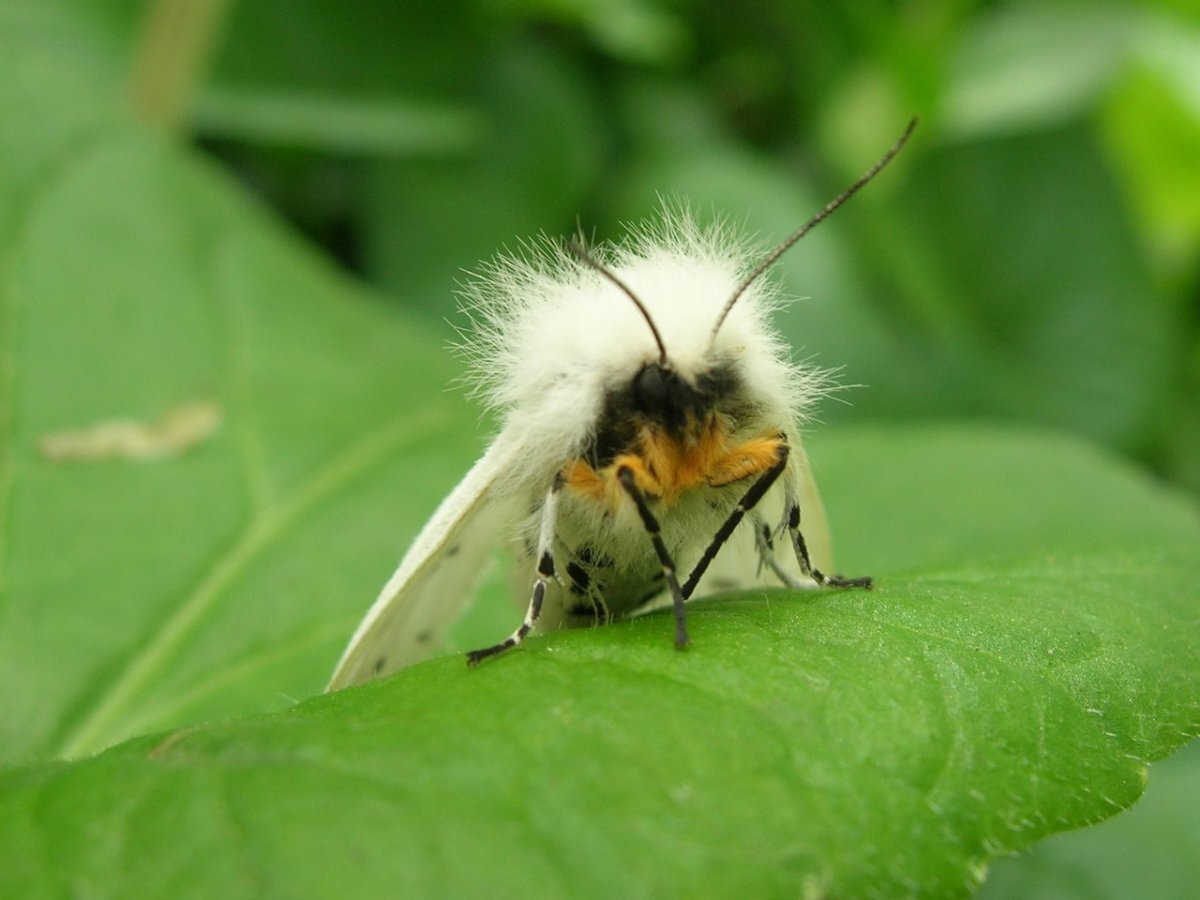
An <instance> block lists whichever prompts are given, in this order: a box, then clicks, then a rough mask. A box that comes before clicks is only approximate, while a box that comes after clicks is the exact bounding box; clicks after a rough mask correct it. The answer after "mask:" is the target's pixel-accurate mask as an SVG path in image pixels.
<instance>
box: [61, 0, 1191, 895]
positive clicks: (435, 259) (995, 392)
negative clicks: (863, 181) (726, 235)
mask: <svg viewBox="0 0 1200 900" xmlns="http://www.w3.org/2000/svg"><path fill="white" fill-rule="evenodd" d="M73 14H74V15H79V16H81V17H84V18H86V20H87V23H88V25H87V27H88V28H89V29H91V30H93V31H96V30H98V31H101V32H103V33H104V34H105V35H106V36H107V38H108V47H109V50H110V51H111V60H112V61H113V63H112V64H113V65H128V66H129V67H130V73H131V74H130V81H131V85H132V91H131V96H132V98H133V100H132V107H133V109H134V111H135V114H136V115H138V116H139V117H140V118H141V119H143V120H144V121H148V122H150V123H152V124H154V125H156V126H157V127H160V128H163V129H165V130H168V131H172V132H174V133H175V134H177V135H178V136H179V138H180V139H181V140H184V141H188V142H191V143H192V144H194V146H195V148H196V151H197V153H199V154H202V155H205V156H207V157H209V158H211V159H212V160H213V161H214V162H215V164H217V165H220V166H223V167H226V168H227V169H228V170H230V171H232V172H233V173H235V175H236V176H237V177H238V178H240V179H241V180H242V181H243V182H244V183H245V184H246V185H247V186H248V187H249V188H250V189H251V190H252V191H253V192H255V193H257V194H258V195H260V196H261V198H262V199H263V201H264V202H265V203H266V204H267V205H269V206H271V207H273V208H274V209H276V210H278V212H279V215H280V216H282V217H284V218H286V219H288V220H290V221H291V222H292V223H293V224H294V227H295V228H296V229H298V230H299V231H300V232H301V233H302V234H303V235H305V236H306V237H307V239H308V240H310V241H311V242H312V243H313V244H315V245H318V246H320V247H321V248H323V250H324V252H325V253H326V254H328V255H329V256H330V257H331V258H333V259H335V260H337V261H338V263H339V264H340V265H341V266H343V267H344V268H345V269H347V270H349V271H351V272H353V273H356V274H357V275H358V276H361V278H362V279H364V280H365V281H367V282H368V283H370V284H373V285H375V286H377V288H378V289H379V291H380V292H382V293H383V294H384V295H386V296H387V297H389V298H390V299H391V301H392V302H394V303H395V304H398V305H403V306H404V307H407V308H409V309H412V310H417V311H419V313H420V315H421V316H422V317H423V318H424V320H425V321H426V324H427V328H428V333H429V335H430V340H431V341H436V340H437V339H438V338H439V337H441V338H446V337H449V336H451V335H452V333H453V326H454V325H456V324H458V325H461V324H463V322H462V319H461V318H460V316H459V315H458V313H457V312H456V310H455V299H454V286H455V282H456V281H457V280H459V279H460V278H461V277H462V272H463V270H470V269H473V268H476V267H477V266H478V265H479V263H480V262H481V261H483V260H486V259H488V258H489V257H491V256H492V255H493V254H494V253H496V252H497V251H498V250H500V249H501V248H503V247H505V246H507V247H510V248H514V247H517V246H519V242H520V241H521V240H523V239H525V238H528V237H531V236H534V235H536V234H538V233H547V234H551V235H558V234H564V233H569V232H572V231H574V230H575V229H576V228H577V227H582V228H583V229H584V230H585V231H587V232H589V233H594V234H595V235H596V237H597V238H598V239H618V238H619V237H620V236H621V234H622V224H621V223H623V222H630V221H637V220H640V219H642V218H643V217H645V216H647V215H649V214H653V212H654V210H655V209H656V208H657V207H659V206H660V205H661V202H662V199H663V198H670V199H678V200H682V201H686V202H688V203H690V205H691V206H692V208H693V209H694V210H695V211H696V213H697V215H699V216H700V217H702V218H711V217H716V216H720V217H725V218H727V219H729V220H731V221H732V222H734V223H736V224H737V225H738V226H739V228H741V229H742V230H743V231H745V232H746V233H748V234H750V235H753V236H756V237H757V238H758V239H759V240H761V242H762V243H763V245H764V246H768V245H770V244H771V243H773V242H775V241H777V240H779V239H781V238H782V237H783V236H785V235H786V234H787V233H788V232H790V231H791V230H792V229H793V228H795V227H796V226H797V225H799V224H800V223H801V222H803V221H804V220H805V219H806V218H807V217H808V216H809V215H811V214H812V213H813V212H814V211H815V210H816V209H818V208H819V207H820V205H821V204H822V203H824V202H825V201H826V200H827V199H828V198H829V197H831V196H833V195H834V194H835V193H836V192H837V191H838V190H840V189H841V188H842V187H844V186H845V185H846V184H847V183H849V181H851V180H852V179H853V178H854V177H856V176H857V175H858V174H859V172H861V171H862V170H863V169H864V168H866V166H868V165H869V164H870V163H871V162H872V161H873V160H874V159H875V158H877V157H878V156H879V155H880V154H881V153H882V151H883V150H884V149H885V148H886V147H887V146H888V145H889V144H890V143H891V142H892V141H893V140H894V139H895V137H896V136H897V135H898V134H899V133H900V131H901V130H902V129H903V127H904V124H905V123H906V122H907V120H908V119H909V118H910V117H911V116H913V115H917V116H919V117H920V119H921V125H920V128H919V129H918V131H917V134H916V137H915V138H914V140H913V141H912V143H911V144H910V146H909V147H908V148H907V149H906V150H905V152H904V154H903V155H902V156H901V157H900V158H899V159H898V160H897V161H896V163H895V165H894V166H893V167H892V168H891V169H890V170H889V171H888V172H887V173H886V174H885V175H884V176H882V177H881V178H880V179H878V181H876V182H875V183H874V184H872V185H871V187H870V188H869V189H868V190H867V191H865V192H864V193H863V194H862V195H860V196H858V197H856V198H855V200H854V201H853V203H851V204H850V205H848V206H847V207H846V208H845V209H844V210H842V211H841V212H839V214H838V216H837V217H836V218H835V219H834V220H833V221H831V222H830V223H829V224H827V225H824V226H822V228H821V229H819V230H818V231H817V232H816V233H814V234H813V235H812V236H811V237H810V238H808V239H806V240H805V242H803V243H802V244H801V245H800V246H798V247H797V248H795V250H794V251H793V252H791V253H790V254H789V255H788V256H787V257H786V258H785V260H784V261H783V262H782V263H781V264H780V266H779V271H778V272H777V273H776V277H778V278H779V279H780V280H781V281H782V282H783V283H784V284H785V286H786V288H787V290H788V291H789V292H790V293H791V294H793V295H797V296H801V297H803V298H804V299H803V300H802V301H801V302H798V303H796V304H793V305H792V306H791V307H790V308H789V309H788V310H787V311H786V312H785V313H784V314H783V315H782V316H781V320H780V325H781V327H782V328H783V330H784V331H785V333H786V334H787V337H788V339H789V340H790V341H791V342H792V344H793V345H794V346H795V347H796V348H797V353H798V355H800V356H802V357H806V358H807V357H811V358H813V359H814V360H815V361H816V362H817V363H818V364H820V365H823V366H837V367H842V374H841V376H840V377H841V380H842V381H843V382H844V383H846V384H847V385H854V386H855V387H853V388H852V389H849V390H847V391H845V392H843V393H842V394H841V395H840V397H841V399H842V400H845V401H847V402H845V403H839V402H830V403H827V404H826V405H825V407H824V408H823V409H822V410H821V418H822V420H823V421H825V422H829V423H833V422H837V421H850V420H852V421H855V422H863V421H867V420H872V419H875V420H912V419H930V418H944V417H957V418H962V417H970V418H986V419H991V420H997V419H999V420H1007V421H1014V422H1016V421H1019V422H1028V423H1036V424H1039V425H1043V426H1049V427H1051V428H1058V429H1063V430H1066V431H1070V432H1074V433H1077V434H1081V435H1084V436H1086V437H1087V438H1089V439H1091V440H1093V441H1095V442H1098V443H1101V444H1104V445H1106V446H1108V447H1109V448H1112V449H1114V450H1115V451H1116V452H1118V453H1120V454H1123V455H1125V456H1126V457H1128V458H1130V459H1132V460H1135V461H1137V462H1138V463H1140V464H1141V465H1143V466H1145V467H1146V468H1147V469H1149V470H1150V471H1152V472H1154V473H1155V474H1156V475H1157V476H1158V477H1159V478H1161V479H1163V480H1164V481H1167V482H1171V483H1174V484H1176V485H1179V486H1183V487H1185V488H1186V489H1188V490H1190V491H1192V492H1193V494H1196V495H1200V8H1198V7H1197V5H1196V4H1195V3H1192V2H1187V0H1162V2H1144V3H1091V2H1087V3H1085V2H1077V3H1060V2H1055V3H1046V2H1032V0H1031V2H1026V3H1019V2H992V3H971V2H954V0H945V2H936V0H925V2H919V0H918V2H908V3H887V2H882V0H879V2H862V3H852V4H826V3H812V2H785V0H751V2H739V3H721V2H707V3H704V2H688V0H661V2H654V0H607V2H604V0H496V2H483V0H479V2H475V3H465V2H433V0H405V2H389V0H358V2H354V3H346V2H335V0H254V2H248V0H247V2H242V3H236V2H232V0H226V2H213V0H208V2H202V0H195V2H190V3H188V2H163V3H151V4H141V3H135V2H131V0H107V2H105V0H89V2H87V3H82V4H80V5H79V8H78V9H77V10H76V11H75V12H74V13H73ZM130 61H132V63H130ZM1030 515H1031V516H1036V510H1030ZM1168 766H1169V767H1170V768H1166V767H1168ZM1155 771H1156V773H1157V771H1158V768H1156V770H1155ZM1164 772H1167V773H1169V774H1167V775H1165V776H1164V778H1163V785H1162V786H1161V790H1162V791H1165V792H1166V793H1157V794H1156V790H1159V789H1160V785H1159V783H1158V782H1157V781H1156V780H1152V782H1151V787H1150V796H1149V797H1148V798H1147V800H1146V801H1145V802H1144V803H1143V804H1141V805H1139V807H1138V808H1137V809H1135V810H1134V811H1133V812H1132V813H1130V814H1129V815H1127V816H1124V817H1121V818H1119V819H1117V820H1115V821H1113V822H1111V823H1107V824H1105V825H1103V826H1101V827H1100V828H1097V829H1092V830H1090V831H1088V832H1086V833H1082V834H1080V835H1074V836H1072V835H1068V836H1063V837H1059V838H1055V839H1053V840H1052V841H1050V842H1048V844H1046V845H1043V846H1042V847H1041V848H1039V849H1037V850H1035V851H1034V853H1033V854H1032V855H1031V856H1028V857H1025V858H1023V859H1021V860H1016V861H1009V862H1003V863H1000V864H998V865H997V867H996V877H995V879H994V880H993V881H992V882H990V883H989V885H988V886H987V887H985V889H984V890H985V893H987V894H990V895H991V896H994V897H999V896H1030V895H1036V896H1105V895H1108V896H1114V897H1116V896H1129V895H1131V892H1139V891H1141V892H1143V893H1142V895H1143V896H1146V894H1145V893H1144V891H1147V890H1150V889H1151V888H1153V889H1154V890H1156V891H1157V894H1156V895H1157V896H1163V897H1167V896H1180V897H1182V896H1186V895H1187V894H1186V888H1187V887H1190V885H1194V883H1195V876H1196V875H1197V872H1196V871H1195V870H1194V868H1193V869H1192V870H1191V871H1189V866H1188V864H1187V862H1186V861H1187V859H1188V858H1189V855H1190V858H1191V859H1192V860H1193V862H1192V863H1191V866H1193V867H1194V866H1196V865H1197V864H1196V863H1195V862H1194V859H1195V856H1196V853H1195V850H1196V846H1195V844H1196V838H1195V837H1194V835H1195V834H1196V833H1197V831H1200V816H1198V815H1197V813H1196V812H1195V810H1197V809H1200V777H1198V776H1197V773H1200V757H1198V756H1197V753H1196V752H1195V750H1194V749H1193V751H1192V752H1191V753H1190V754H1189V753H1185V754H1183V755H1181V756H1180V757H1177V758H1176V759H1174V760H1171V761H1169V762H1168V763H1166V764H1164ZM1180 797H1190V798H1195V801H1194V802H1190V803H1183V804H1181V803H1179V802H1178V800H1179V798H1180ZM1189 835H1191V837H1188V836H1189ZM1152 847H1158V848H1162V849H1163V850H1164V852H1166V853H1168V854H1169V856H1170V858H1171V859H1173V860H1176V861H1179V866H1178V867H1177V868H1172V867H1167V870H1166V871H1162V870H1161V869H1160V874H1161V875H1162V878H1161V879H1159V881H1158V882H1154V883H1148V882H1146V881H1144V880H1142V879H1141V878H1140V873H1139V872H1138V871H1137V868H1136V862H1135V861H1136V860H1137V859H1138V858H1139V857H1140V856H1141V855H1142V854H1143V852H1145V853H1148V852H1150V848H1152ZM1105 892H1108V893H1107V894H1106V893H1105Z"/></svg>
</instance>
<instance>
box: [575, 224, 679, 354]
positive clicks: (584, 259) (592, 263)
mask: <svg viewBox="0 0 1200 900" xmlns="http://www.w3.org/2000/svg"><path fill="white" fill-rule="evenodd" d="M566 243H567V249H568V250H569V251H571V254H572V255H573V256H574V257H575V258H576V259H577V260H579V261H580V262H581V263H583V264H584V265H585V266H588V267H589V268H592V269H595V270H596V271H597V272H599V273H600V274H601V275H603V276H604V277H605V278H607V279H608V280H609V281H611V282H612V283H613V284H615V285H616V286H617V287H618V288H620V289H621V290H622V291H623V292H624V293H625V296H626V297H628V298H629V299H630V300H632V301H633V305H634V306H636V307H637V308H638V312H640V313H641V314H642V318H644V319H645V320H646V324H647V325H649V326H650V333H651V334H653V335H654V343H656V344H658V364H659V365H660V366H663V367H664V368H665V367H666V365H667V345H666V344H664V343H663V339H662V335H661V334H659V333H658V326H656V325H655V324H654V320H653V319H652V318H650V313H649V312H648V311H647V310H646V307H645V305H643V303H642V301H641V300H639V299H638V297H637V294H635V293H634V292H633V291H632V290H631V289H630V287H629V285H627V284H626V283H625V282H623V281H622V280H621V279H620V278H618V277H617V276H616V273H614V272H613V271H612V270H611V269H609V268H608V267H607V266H605V265H604V263H602V262H600V260H598V259H596V257H594V256H592V255H591V254H590V253H588V251H587V248H586V247H584V246H583V244H582V243H581V242H580V241H579V239H578V238H571V239H569V240H568V241H567V242H566Z"/></svg>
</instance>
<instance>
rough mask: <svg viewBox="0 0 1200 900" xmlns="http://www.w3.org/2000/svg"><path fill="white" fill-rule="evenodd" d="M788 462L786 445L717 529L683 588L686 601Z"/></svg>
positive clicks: (780, 447) (782, 446) (783, 445)
mask: <svg viewBox="0 0 1200 900" xmlns="http://www.w3.org/2000/svg"><path fill="white" fill-rule="evenodd" d="M787 461H788V446H787V444H785V443H781V444H780V445H779V458H778V459H777V460H776V461H775V463H774V464H773V465H772V466H771V468H769V469H767V470H766V471H765V472H763V473H762V474H761V475H759V476H758V478H757V479H755V481H754V484H752V485H750V489H749V490H747V491H746V493H745V494H743V495H742V499H741V500H739V501H738V502H737V506H735V507H734V508H733V510H732V512H730V513H729V516H728V517H727V518H726V519H725V521H724V522H722V523H721V527H720V528H718V529H717V533H716V534H714V535H713V539H712V540H711V541H709V543H708V546H707V547H705V548H704V553H703V554H702V555H701V556H700V561H699V562H697V563H696V565H695V568H693V569H692V572H691V574H690V575H688V579H687V583H685V584H684V586H683V596H684V599H687V598H688V597H690V596H692V592H693V591H695V590H696V585H698V584H699V583H700V579H701V578H702V577H703V575H704V573H705V571H707V570H708V567H709V565H710V564H711V563H712V561H713V560H714V559H716V557H717V552H718V551H719V550H720V549H721V547H723V546H724V544H725V542H726V541H727V540H729V536H730V535H731V534H733V531H734V529H735V528H737V527H738V525H739V524H741V521H742V517H743V516H745V515H746V513H747V512H749V511H750V510H752V509H754V507H755V506H757V505H758V501H759V500H761V499H762V498H763V495H764V494H766V492H767V491H768V490H770V489H771V485H773V484H774V483H775V479H777V478H778V477H779V475H780V473H781V472H783V470H784V469H785V468H786V467H787Z"/></svg>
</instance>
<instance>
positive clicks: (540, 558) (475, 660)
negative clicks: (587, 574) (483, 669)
mask: <svg viewBox="0 0 1200 900" xmlns="http://www.w3.org/2000/svg"><path fill="white" fill-rule="evenodd" d="M562 485H563V482H562V478H557V479H555V481H554V486H553V487H552V488H550V491H549V493H547V494H546V502H545V503H543V504H542V521H541V525H540V526H539V528H538V545H537V574H536V575H535V577H534V580H533V594H532V595H531V596H530V598H529V608H528V609H527V610H526V611H525V618H524V619H523V620H522V621H521V624H520V625H519V626H518V627H517V630H516V631H514V632H513V633H512V634H510V635H509V636H508V637H506V638H505V639H504V640H502V641H501V642H500V643H498V644H492V646H490V647H484V648H483V649H482V650H472V651H471V652H470V653H468V654H467V665H468V666H477V665H479V664H480V663H481V662H483V661H484V660H485V659H487V658H488V657H490V656H498V655H499V654H501V653H504V652H505V651H507V650H511V649H512V648H513V647H516V646H517V645H518V644H520V643H521V641H523V640H525V638H526V636H527V635H528V634H529V632H531V631H533V628H534V626H535V625H537V620H538V616H540V615H541V614H542V601H543V600H545V599H546V586H547V585H548V584H549V583H550V580H551V579H553V578H556V577H557V576H556V574H555V571H554V550H553V548H554V533H555V528H556V526H557V523H558V493H559V491H560V490H561V489H562Z"/></svg>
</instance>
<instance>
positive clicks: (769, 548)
mask: <svg viewBox="0 0 1200 900" xmlns="http://www.w3.org/2000/svg"><path fill="white" fill-rule="evenodd" d="M750 519H751V522H752V523H753V524H754V546H755V547H756V548H757V549H758V562H759V571H762V566H766V567H767V568H769V569H770V570H771V571H772V572H774V573H775V577H776V578H778V579H779V580H780V581H781V582H783V584H784V585H786V586H787V587H790V588H792V589H793V590H803V589H805V588H809V587H811V586H812V585H810V584H809V583H808V582H805V581H801V580H800V579H799V578H797V577H796V576H795V575H793V574H792V573H791V572H789V571H788V570H787V569H785V568H784V567H783V566H781V565H780V564H779V560H777V559H776V558H775V545H774V535H773V533H772V530H771V526H770V525H768V524H767V523H766V522H765V521H763V517H762V516H760V515H759V514H758V513H756V512H751V513H750Z"/></svg>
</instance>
